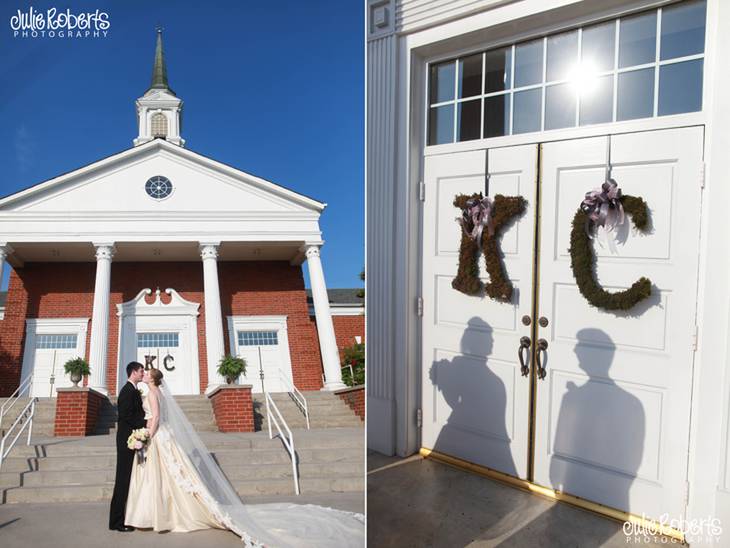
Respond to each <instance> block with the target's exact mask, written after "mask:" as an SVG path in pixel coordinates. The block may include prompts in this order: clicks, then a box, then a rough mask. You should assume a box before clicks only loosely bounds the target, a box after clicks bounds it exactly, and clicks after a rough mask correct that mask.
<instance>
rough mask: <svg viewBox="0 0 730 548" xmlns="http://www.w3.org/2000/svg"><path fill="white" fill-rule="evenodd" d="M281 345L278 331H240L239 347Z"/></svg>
mask: <svg viewBox="0 0 730 548" xmlns="http://www.w3.org/2000/svg"><path fill="white" fill-rule="evenodd" d="M277 344H279V337H278V334H277V332H276V331H239V332H238V346H275V345H277Z"/></svg>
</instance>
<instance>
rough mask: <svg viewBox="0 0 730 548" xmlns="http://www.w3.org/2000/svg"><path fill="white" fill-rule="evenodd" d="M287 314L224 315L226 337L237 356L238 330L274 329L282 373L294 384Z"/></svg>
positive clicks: (232, 352)
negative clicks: (226, 326) (226, 327)
mask: <svg viewBox="0 0 730 548" xmlns="http://www.w3.org/2000/svg"><path fill="white" fill-rule="evenodd" d="M287 318H288V316H226V319H227V321H228V339H229V341H230V347H229V348H230V349H231V354H233V355H235V356H238V355H239V354H240V351H239V348H238V337H237V336H236V333H237V331H239V330H249V331H257V330H266V331H276V333H277V337H278V340H279V345H278V346H279V352H280V354H281V365H282V366H283V368H284V369H282V373H283V374H284V375H287V377H288V378H289V382H291V383H292V385H293V384H294V372H293V371H292V366H291V352H290V350H289V328H288V326H287Z"/></svg>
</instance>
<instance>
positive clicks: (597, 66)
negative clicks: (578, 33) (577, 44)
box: [581, 21, 616, 72]
mask: <svg viewBox="0 0 730 548" xmlns="http://www.w3.org/2000/svg"><path fill="white" fill-rule="evenodd" d="M615 42H616V22H615V21H610V22H609V23H602V24H600V25H594V26H592V27H586V28H584V29H583V45H582V46H581V56H582V57H583V59H582V61H583V64H585V65H587V66H589V67H591V68H592V69H593V70H594V71H596V72H603V71H606V70H612V69H613V60H614V54H615V52H616V47H615Z"/></svg>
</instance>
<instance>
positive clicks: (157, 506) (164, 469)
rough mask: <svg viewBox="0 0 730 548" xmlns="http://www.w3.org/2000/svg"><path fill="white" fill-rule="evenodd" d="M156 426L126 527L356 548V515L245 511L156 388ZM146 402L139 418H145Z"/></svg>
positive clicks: (282, 507)
mask: <svg viewBox="0 0 730 548" xmlns="http://www.w3.org/2000/svg"><path fill="white" fill-rule="evenodd" d="M160 394H161V397H160V402H159V409H160V421H159V427H158V430H157V432H156V434H155V435H154V436H153V437H152V439H151V440H150V443H149V444H148V447H147V449H146V460H145V461H144V463H142V464H140V463H139V461H138V459H137V458H136V456H135V459H134V464H133V467H132V478H131V481H130V485H129V497H128V499H127V509H126V516H125V520H124V521H125V523H126V524H127V525H131V526H133V527H137V528H142V529H146V528H151V529H154V530H155V531H172V532H188V531H196V530H199V529H209V528H219V529H230V530H231V531H233V532H234V533H236V534H237V535H238V536H240V537H241V539H242V541H243V542H244V544H245V545H246V546H247V547H266V548H279V547H281V548H285V547H312V548H314V547H317V548H330V547H331V548H336V547H337V548H339V547H347V548H349V547H352V548H362V547H363V546H364V545H365V519H364V516H362V514H353V513H350V512H342V511H340V510H334V509H331V508H324V507H321V506H314V505H309V504H307V505H302V504H293V503H276V504H243V503H242V502H241V500H240V499H239V498H238V495H237V494H236V492H235V490H234V489H233V486H232V485H231V484H230V482H229V481H228V480H227V478H226V477H225V475H224V474H223V472H222V471H221V469H220V467H219V466H218V464H217V463H216V462H215V460H214V459H213V457H211V455H210V454H209V453H208V450H207V448H206V447H205V445H204V444H203V442H202V440H201V439H200V437H199V436H198V434H197V433H196V432H195V430H194V429H193V427H192V425H191V424H190V422H189V421H188V420H187V417H185V414H184V413H183V412H182V410H181V409H180V406H179V405H178V404H177V402H176V401H175V400H174V398H173V397H172V395H170V394H169V392H168V391H167V388H166V387H165V383H164V382H163V383H162V384H161V385H160ZM149 397H154V396H148V397H146V398H144V401H143V407H144V409H145V418H150V417H151V412H150V405H149V402H148V399H149Z"/></svg>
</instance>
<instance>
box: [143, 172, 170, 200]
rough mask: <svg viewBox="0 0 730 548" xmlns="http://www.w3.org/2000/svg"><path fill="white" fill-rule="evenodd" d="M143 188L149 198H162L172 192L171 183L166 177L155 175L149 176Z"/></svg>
mask: <svg viewBox="0 0 730 548" xmlns="http://www.w3.org/2000/svg"><path fill="white" fill-rule="evenodd" d="M144 189H145V191H146V192H147V194H148V195H149V196H150V197H151V198H154V199H155V200H162V199H163V198H167V197H168V196H169V195H170V194H171V193H172V183H171V182H170V179H168V178H167V177H163V176H161V175H156V176H155V177H150V178H149V180H148V181H147V183H146V184H145V187H144Z"/></svg>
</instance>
